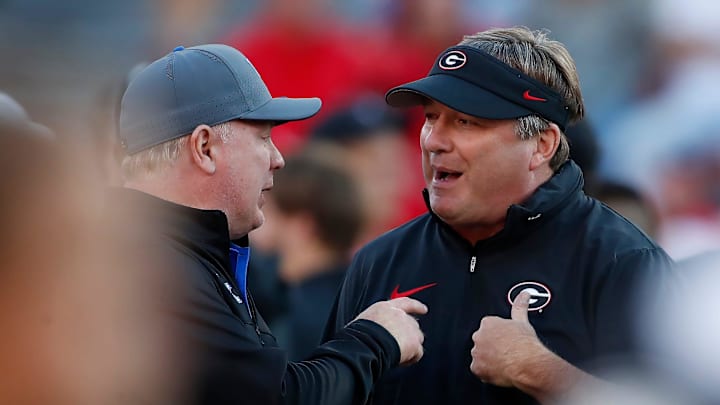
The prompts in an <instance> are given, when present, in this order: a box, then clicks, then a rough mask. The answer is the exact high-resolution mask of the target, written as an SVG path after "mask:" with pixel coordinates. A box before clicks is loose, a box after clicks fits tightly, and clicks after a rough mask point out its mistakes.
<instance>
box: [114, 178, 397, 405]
mask: <svg viewBox="0 0 720 405" xmlns="http://www.w3.org/2000/svg"><path fill="white" fill-rule="evenodd" d="M111 201H112V206H113V207H115V208H116V210H115V211H114V215H120V216H124V217H127V215H132V218H131V219H132V220H131V221H129V223H128V221H127V219H128V218H125V219H124V220H122V221H120V222H121V223H122V226H123V228H124V230H123V232H122V234H123V235H124V236H125V237H126V238H129V239H128V240H126V242H125V243H126V245H127V246H128V247H131V248H134V249H135V250H136V251H135V252H128V254H129V255H135V254H139V255H144V254H148V255H149V256H151V257H154V258H155V259H154V260H156V261H159V262H160V263H161V265H162V266H164V270H168V274H170V275H171V276H172V277H176V278H177V280H172V281H178V282H177V283H171V282H170V281H171V280H169V281H168V284H169V285H177V286H178V288H176V293H177V295H178V296H179V297H178V299H174V300H168V301H167V302H171V303H172V305H169V306H168V308H167V310H168V311H169V312H170V315H171V318H172V319H173V320H174V327H175V328H176V336H177V339H178V340H180V341H181V342H182V343H183V344H189V345H191V346H190V347H191V348H192V350H190V351H189V352H188V354H187V357H188V359H190V361H189V369H190V372H189V375H190V383H191V389H190V391H191V392H193V393H194V394H195V397H194V398H195V399H194V401H193V402H192V403H197V404H263V405H267V404H276V403H291V404H314V405H317V404H350V403H363V402H364V401H365V400H366V398H367V396H368V394H369V392H370V389H371V386H372V384H373V383H374V382H375V381H376V380H377V379H378V378H379V377H380V375H381V374H383V373H384V372H385V371H387V370H388V369H389V368H390V367H391V366H394V365H396V364H397V363H398V361H399V358H400V352H399V348H398V346H397V343H396V342H395V340H394V339H393V337H392V336H391V335H390V334H389V333H388V332H387V331H386V330H385V329H384V328H382V327H380V326H379V325H378V324H376V323H374V322H370V321H365V320H362V321H356V322H353V323H351V324H350V325H348V326H347V327H344V328H340V329H339V331H338V333H336V334H334V335H333V337H332V338H331V339H329V341H328V342H327V343H325V344H323V345H322V346H320V347H319V348H318V349H316V350H315V351H314V352H313V354H312V356H311V357H310V359H309V361H304V362H299V363H289V362H288V361H287V355H286V354H285V352H284V351H283V350H281V349H280V348H278V347H277V343H276V341H275V338H274V337H273V335H272V334H271V332H270V330H269V329H268V328H267V325H266V324H265V322H264V321H263V319H262V317H261V316H260V314H259V311H258V310H257V308H255V305H254V304H253V302H252V297H251V296H250V295H249V294H248V296H247V301H249V302H246V301H245V300H243V298H242V297H243V294H242V293H241V292H240V288H239V285H238V283H237V281H236V280H235V277H234V274H232V273H233V271H232V270H233V269H232V268H233V266H231V264H230V255H229V248H230V246H231V241H230V239H229V235H228V223H227V219H226V217H225V215H224V214H223V213H222V212H220V211H205V210H198V209H193V208H189V207H185V206H181V205H177V204H173V203H170V202H168V201H165V200H161V199H158V198H155V197H152V196H150V195H148V194H144V193H141V192H139V191H134V190H128V189H120V190H115V191H113V193H112V197H111ZM158 258H159V260H158ZM237 271H245V268H238V269H237Z"/></svg>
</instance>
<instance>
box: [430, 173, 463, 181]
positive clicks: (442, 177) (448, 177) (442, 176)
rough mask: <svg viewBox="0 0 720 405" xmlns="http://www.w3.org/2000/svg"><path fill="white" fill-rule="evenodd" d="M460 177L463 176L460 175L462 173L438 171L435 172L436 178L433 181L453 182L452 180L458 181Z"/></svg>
mask: <svg viewBox="0 0 720 405" xmlns="http://www.w3.org/2000/svg"><path fill="white" fill-rule="evenodd" d="M460 176H462V173H460V172H453V171H446V170H437V171H435V177H434V178H433V180H435V181H452V180H456V179H458V178H459V177H460Z"/></svg>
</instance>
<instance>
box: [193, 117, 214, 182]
mask: <svg viewBox="0 0 720 405" xmlns="http://www.w3.org/2000/svg"><path fill="white" fill-rule="evenodd" d="M217 139H218V137H216V136H213V129H212V128H210V127H209V126H207V125H198V126H197V127H195V130H193V132H192V134H190V137H189V139H188V148H189V149H190V160H191V161H192V162H193V163H194V164H195V166H197V167H198V168H199V169H200V170H202V171H203V172H205V173H207V174H213V173H215V170H216V168H217V162H216V159H217V150H216V145H214V142H217Z"/></svg>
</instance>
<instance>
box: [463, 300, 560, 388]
mask: <svg viewBox="0 0 720 405" xmlns="http://www.w3.org/2000/svg"><path fill="white" fill-rule="evenodd" d="M529 302H530V294H529V293H528V292H527V291H523V292H521V293H520V294H518V296H517V297H516V298H515V301H514V302H513V305H512V310H511V312H510V317H511V319H505V318H500V317H498V316H486V317H484V318H483V319H482V320H481V321H480V328H479V329H478V330H477V331H475V333H473V335H472V340H473V343H474V345H473V348H472V350H471V351H470V354H471V355H472V363H471V364H470V370H471V371H472V372H473V374H475V375H476V376H478V377H479V378H480V380H482V381H483V382H486V383H490V384H495V385H499V386H503V387H511V386H514V379H515V376H517V375H518V374H519V372H521V371H522V367H523V364H524V363H525V361H526V359H527V358H528V357H530V356H532V355H533V353H537V351H538V350H542V351H547V349H546V348H545V347H544V346H543V345H542V343H541V342H540V340H539V339H538V337H537V335H536V334H535V329H534V328H533V327H532V325H531V324H530V321H529V320H528V305H529Z"/></svg>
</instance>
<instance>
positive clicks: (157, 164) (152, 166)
mask: <svg viewBox="0 0 720 405" xmlns="http://www.w3.org/2000/svg"><path fill="white" fill-rule="evenodd" d="M211 128H212V129H213V131H214V132H215V133H216V134H218V136H220V139H221V140H222V141H223V142H227V141H228V139H230V135H231V132H232V131H231V129H230V123H229V122H223V123H221V124H218V125H214V126H212V127H211ZM189 136H190V135H189V134H188V135H185V136H182V137H180V138H176V139H172V140H169V141H167V142H163V143H161V144H159V145H155V146H153V147H151V148H148V149H145V150H143V151H140V152H138V153H136V154H134V155H130V156H125V158H124V159H123V161H122V172H123V176H124V177H125V179H126V180H130V179H134V178H137V177H138V176H140V175H148V174H152V173H156V172H159V171H162V170H164V169H166V168H168V167H171V166H172V165H173V164H175V162H176V161H177V159H178V157H179V156H180V153H181V151H182V150H183V149H184V148H185V146H186V145H187V142H188V137H189Z"/></svg>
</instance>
